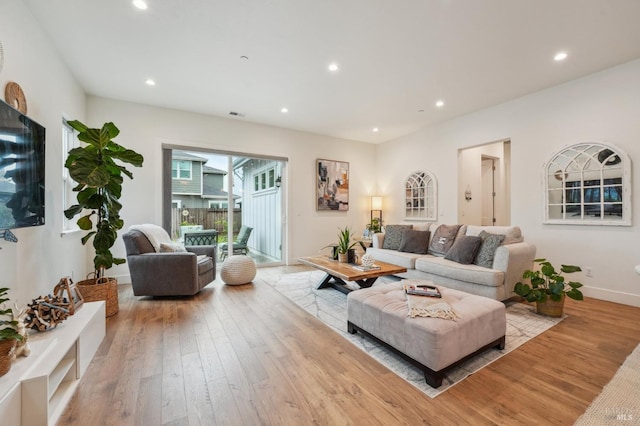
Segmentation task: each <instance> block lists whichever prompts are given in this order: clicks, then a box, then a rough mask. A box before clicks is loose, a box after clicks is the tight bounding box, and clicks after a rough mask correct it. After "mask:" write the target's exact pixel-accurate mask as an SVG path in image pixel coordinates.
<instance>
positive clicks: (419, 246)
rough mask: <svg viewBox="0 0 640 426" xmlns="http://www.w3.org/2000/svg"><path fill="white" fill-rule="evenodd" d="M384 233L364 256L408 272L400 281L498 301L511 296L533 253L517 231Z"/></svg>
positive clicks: (412, 229)
mask: <svg viewBox="0 0 640 426" xmlns="http://www.w3.org/2000/svg"><path fill="white" fill-rule="evenodd" d="M384 231H385V232H383V233H376V234H374V235H373V237H372V244H371V247H368V248H367V253H368V254H371V255H372V256H373V257H374V259H376V260H379V261H382V262H387V263H392V264H395V265H399V266H402V267H405V268H407V272H406V273H404V274H399V276H400V277H402V278H414V279H425V280H431V281H433V283H434V284H436V285H441V286H444V287H448V288H452V289H456V290H460V291H464V292H467V293H471V294H476V295H479V296H485V297H489V298H492V299H495V300H500V301H501V300H506V299H509V298H510V297H513V296H515V293H514V292H513V288H514V287H515V284H516V283H517V282H518V281H520V280H522V274H523V272H524V271H525V270H527V269H532V266H533V260H534V258H535V254H536V247H535V246H534V245H533V244H529V243H527V242H525V241H524V237H523V235H522V232H521V230H520V228H519V227H517V226H475V225H444V224H441V225H438V224H419V225H413V224H399V225H388V226H386V227H385V230H384Z"/></svg>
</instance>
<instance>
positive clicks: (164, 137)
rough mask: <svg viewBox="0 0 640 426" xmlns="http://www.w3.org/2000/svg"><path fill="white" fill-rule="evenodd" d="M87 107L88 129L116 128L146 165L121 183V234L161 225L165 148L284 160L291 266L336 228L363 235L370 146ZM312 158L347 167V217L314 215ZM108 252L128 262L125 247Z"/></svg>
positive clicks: (371, 171) (119, 106) (110, 105)
mask: <svg viewBox="0 0 640 426" xmlns="http://www.w3.org/2000/svg"><path fill="white" fill-rule="evenodd" d="M87 106H88V108H87V115H88V119H87V124H88V125H90V126H94V127H98V126H101V125H102V123H103V122H105V121H113V122H114V123H115V124H116V126H118V128H119V129H120V135H119V136H118V138H117V139H116V141H117V142H118V143H120V144H122V145H124V146H126V147H127V148H131V149H134V150H136V151H138V152H139V153H140V154H142V155H143V156H144V158H145V160H144V166H143V168H142V169H136V168H133V169H132V171H133V175H134V179H133V180H129V179H127V178H125V182H124V184H123V196H122V199H121V201H122V204H123V209H122V211H121V213H122V218H123V219H124V221H125V229H127V228H128V227H129V226H130V225H133V224H138V223H156V224H161V223H162V216H161V202H162V197H161V193H162V191H161V176H162V170H161V146H162V144H163V143H165V144H171V145H184V146H189V147H196V148H209V149H214V150H224V151H234V152H240V153H245V154H262V155H272V156H280V157H286V158H288V159H289V164H288V167H287V176H283V177H282V179H283V182H284V183H283V188H282V189H281V190H285V191H287V195H288V200H289V204H288V206H287V208H286V215H287V221H288V222H289V231H290V234H289V235H288V241H287V246H288V248H289V251H288V253H286V254H285V261H287V262H288V263H295V261H296V259H297V258H298V257H300V256H310V255H314V254H317V253H318V250H319V249H320V248H321V247H323V246H324V245H326V244H328V243H332V242H335V240H336V234H337V232H338V227H344V226H351V227H352V228H353V229H354V231H357V232H358V233H360V232H362V231H363V230H364V227H365V225H366V223H367V222H368V218H369V197H370V196H371V195H372V194H373V193H374V192H375V187H374V184H375V174H376V170H375V167H373V164H374V161H375V151H376V146H375V145H371V144H367V143H361V142H354V141H348V140H344V139H336V138H331V137H327V136H319V135H314V134H310V133H303V132H297V131H292V130H285V129H281V128H276V127H269V126H263V125H259V124H252V123H247V122H244V121H242V120H241V119H229V118H220V117H213V116H207V115H202V114H195V113H190V112H185V111H177V110H171V109H165V108H156V107H151V106H147V105H141V104H135V103H129V102H123V101H117V100H112V99H105V98H99V97H93V96H90V97H88V98H87ZM317 158H327V159H334V160H340V161H348V162H349V163H350V168H349V171H350V194H349V211H348V212H317V211H316V207H315V206H316V196H315V188H316V159H317ZM113 252H114V255H115V256H118V257H120V256H122V257H124V256H125V250H124V244H123V243H122V240H120V239H119V240H118V241H117V243H116V246H114V250H113ZM109 275H112V276H116V277H119V279H120V280H121V282H126V280H127V279H128V277H127V275H128V268H127V266H126V265H120V266H116V267H114V268H112V269H111V270H110V271H109Z"/></svg>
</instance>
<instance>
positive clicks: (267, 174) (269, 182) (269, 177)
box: [253, 167, 276, 192]
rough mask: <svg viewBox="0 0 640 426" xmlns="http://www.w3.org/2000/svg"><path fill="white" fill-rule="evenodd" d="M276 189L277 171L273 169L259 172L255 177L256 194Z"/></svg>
mask: <svg viewBox="0 0 640 426" xmlns="http://www.w3.org/2000/svg"><path fill="white" fill-rule="evenodd" d="M275 187H276V171H275V169H274V168H273V167H272V168H269V169H266V170H261V171H258V172H257V173H256V174H255V175H253V190H254V192H259V191H265V190H268V189H274V188H275Z"/></svg>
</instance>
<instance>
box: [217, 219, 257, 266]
mask: <svg viewBox="0 0 640 426" xmlns="http://www.w3.org/2000/svg"><path fill="white" fill-rule="evenodd" d="M251 231H253V228H251V227H249V226H244V225H242V227H241V228H240V232H238V238H237V239H236V240H235V241H234V242H233V254H247V252H248V251H249V249H248V248H247V242H248V241H249V237H250V236H251ZM228 255H229V245H228V244H227V243H224V244H222V245H220V260H224V258H225V257H227V256H228Z"/></svg>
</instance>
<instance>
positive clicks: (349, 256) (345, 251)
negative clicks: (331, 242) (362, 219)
mask: <svg viewBox="0 0 640 426" xmlns="http://www.w3.org/2000/svg"><path fill="white" fill-rule="evenodd" d="M338 230H339V231H340V232H338V244H337V245H336V251H337V252H338V262H341V263H347V262H351V263H353V262H355V250H354V249H353V247H354V246H355V245H356V244H360V246H361V247H362V248H363V249H365V250H366V247H365V246H364V244H362V241H353V242H352V241H351V237H352V235H353V232H352V231H351V228H349V227H348V226H347V227H345V228H344V229H340V228H338Z"/></svg>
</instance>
